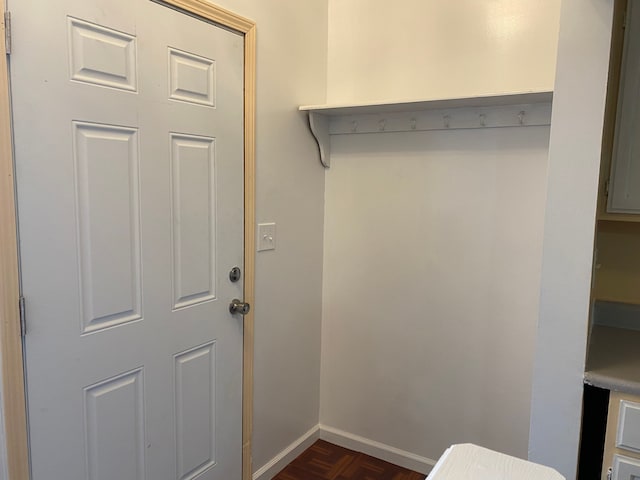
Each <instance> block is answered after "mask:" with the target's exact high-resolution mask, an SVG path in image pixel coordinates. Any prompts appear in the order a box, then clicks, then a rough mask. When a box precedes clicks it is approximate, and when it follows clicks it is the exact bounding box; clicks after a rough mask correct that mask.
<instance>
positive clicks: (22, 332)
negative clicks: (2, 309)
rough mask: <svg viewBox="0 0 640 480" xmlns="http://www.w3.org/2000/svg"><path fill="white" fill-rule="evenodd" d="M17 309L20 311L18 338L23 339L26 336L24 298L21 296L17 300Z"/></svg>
mask: <svg viewBox="0 0 640 480" xmlns="http://www.w3.org/2000/svg"><path fill="white" fill-rule="evenodd" d="M18 308H19V309H20V336H21V337H24V336H25V335H26V334H27V316H26V313H25V309H24V296H22V295H20V299H19V300H18Z"/></svg>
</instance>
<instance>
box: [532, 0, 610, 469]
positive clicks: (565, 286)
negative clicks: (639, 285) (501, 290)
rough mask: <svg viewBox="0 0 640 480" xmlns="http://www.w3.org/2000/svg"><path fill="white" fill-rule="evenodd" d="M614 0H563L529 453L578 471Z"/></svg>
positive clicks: (553, 463) (553, 464)
mask: <svg viewBox="0 0 640 480" xmlns="http://www.w3.org/2000/svg"><path fill="white" fill-rule="evenodd" d="M612 14H613V0H563V2H562V16H561V24H560V41H559V47H558V67H557V75H556V83H555V97H554V105H553V118H552V128H551V139H550V146H549V149H550V151H549V177H548V185H549V186H548V195H547V213H546V218H545V226H544V254H543V255H544V256H543V267H542V286H541V298H540V319H539V325H538V334H537V345H536V357H535V358H536V360H535V370H534V383H533V398H532V412H531V435H530V441H529V449H530V452H529V455H530V458H531V459H532V460H533V461H537V462H541V463H545V464H547V465H551V466H553V467H556V468H557V469H558V470H560V472H561V473H562V474H563V475H565V476H566V477H567V479H572V478H575V475H576V462H577V453H578V443H579V433H580V415H581V410H582V405H581V399H582V376H583V372H584V361H585V349H586V339H587V326H588V311H589V293H590V284H591V264H592V255H593V238H594V229H595V213H596V198H597V193H598V192H597V190H598V187H597V185H598V175H599V167H600V150H601V142H602V127H603V116H604V106H605V94H606V86H607V72H608V63H609V48H610V39H611V26H612Z"/></svg>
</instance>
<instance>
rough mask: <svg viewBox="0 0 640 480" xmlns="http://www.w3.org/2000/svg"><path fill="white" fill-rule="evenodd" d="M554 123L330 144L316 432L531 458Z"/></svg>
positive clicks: (415, 449) (431, 454)
mask: <svg viewBox="0 0 640 480" xmlns="http://www.w3.org/2000/svg"><path fill="white" fill-rule="evenodd" d="M548 135H549V128H548V127H524V128H523V127H518V128H503V129H478V130H456V131H438V132H436V131H432V132H412V133H380V134H371V135H338V136H334V137H332V157H333V158H332V167H331V169H329V170H327V179H326V182H327V183H326V213H325V258H324V303H323V332H322V375H321V378H322V383H321V413H320V417H321V423H322V424H324V425H329V426H331V427H333V428H337V429H340V430H343V431H345V432H349V433H350V434H353V435H357V436H360V437H364V438H366V439H369V440H371V441H374V442H379V443H383V444H386V445H389V446H392V447H394V448H398V449H401V450H404V451H406V452H410V453H412V454H415V455H419V456H423V457H427V458H437V457H438V456H439V455H440V454H441V453H442V452H443V451H444V450H445V448H447V447H448V446H449V445H451V444H453V443H459V442H473V443H477V444H480V445H484V446H486V447H489V448H492V449H495V450H498V451H502V452H505V453H508V454H512V455H516V456H520V457H526V454H527V440H528V431H529V402H530V395H531V369H532V362H533V351H534V338H535V324H536V319H537V314H538V310H537V307H538V294H539V280H540V277H539V275H540V260H541V254H542V250H541V246H542V223H543V215H544V199H545V176H546V162H547V146H548Z"/></svg>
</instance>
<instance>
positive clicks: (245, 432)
mask: <svg viewBox="0 0 640 480" xmlns="http://www.w3.org/2000/svg"><path fill="white" fill-rule="evenodd" d="M162 2H163V3H165V4H166V5H168V6H173V7H175V8H178V9H180V10H184V11H186V12H188V13H190V14H193V15H195V16H198V17H201V18H203V19H205V20H208V21H211V22H214V23H216V24H219V25H222V26H224V27H226V28H229V29H231V30H234V31H236V32H238V33H240V34H242V35H243V36H244V300H245V301H246V302H249V303H251V305H254V298H255V294H254V285H255V104H256V101H255V92H256V24H255V22H253V21H251V20H248V19H246V18H244V17H241V16H239V15H236V14H235V13H233V12H230V11H228V10H226V9H223V8H220V7H217V6H215V5H212V4H210V3H208V2H206V1H204V0H162ZM0 3H1V4H2V12H1V13H2V15H0V22H1V27H2V28H1V31H0V34H1V36H0V359H1V362H2V367H1V374H2V401H3V405H2V406H3V409H2V410H3V414H4V429H5V448H6V454H7V471H8V474H9V478H10V479H11V480H29V453H28V452H29V450H28V434H27V411H26V401H25V400H26V391H25V388H26V386H25V382H24V364H23V352H22V337H21V333H20V311H19V305H18V300H19V296H20V283H19V275H18V243H17V235H16V232H17V229H16V225H17V218H16V205H15V191H14V188H15V187H14V169H13V165H14V164H13V138H12V131H11V100H10V90H9V75H8V65H7V52H6V45H5V43H4V41H3V40H4V38H5V35H4V34H5V23H4V12H5V8H6V6H5V2H4V0H0ZM253 323H254V311H253V309H251V311H250V312H249V314H247V315H245V316H244V337H243V367H242V387H243V388H242V479H243V480H250V479H251V477H252V462H251V436H252V426H253V342H254V329H253Z"/></svg>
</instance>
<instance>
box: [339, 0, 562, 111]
mask: <svg viewBox="0 0 640 480" xmlns="http://www.w3.org/2000/svg"><path fill="white" fill-rule="evenodd" d="M559 13H560V0H535V1H530V0H491V1H478V0H457V1H453V2H452V1H451V0H430V1H424V0H401V1H396V2H388V1H386V0H329V56H328V89H327V97H328V98H327V100H328V101H329V102H331V103H351V102H357V101H379V100H387V99H390V100H396V99H427V98H447V97H465V96H474V95H480V94H485V95H486V94H490V93H503V92H517V91H529V90H551V89H552V88H553V80H554V72H555V63H556V62H555V60H556V56H555V54H556V47H557V39H558V20H559Z"/></svg>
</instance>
